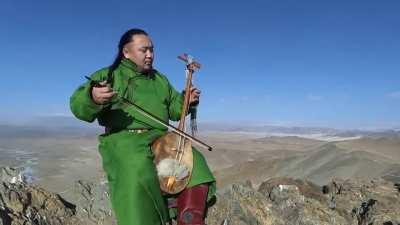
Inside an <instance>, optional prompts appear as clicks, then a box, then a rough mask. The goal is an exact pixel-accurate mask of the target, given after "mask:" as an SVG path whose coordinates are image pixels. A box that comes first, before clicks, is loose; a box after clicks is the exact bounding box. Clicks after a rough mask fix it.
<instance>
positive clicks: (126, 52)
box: [122, 47, 129, 58]
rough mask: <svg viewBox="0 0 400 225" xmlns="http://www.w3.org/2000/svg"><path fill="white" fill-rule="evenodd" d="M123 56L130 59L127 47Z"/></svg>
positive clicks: (123, 49) (123, 50)
mask: <svg viewBox="0 0 400 225" xmlns="http://www.w3.org/2000/svg"><path fill="white" fill-rule="evenodd" d="M122 54H123V55H124V57H125V58H129V50H128V48H126V47H124V48H122Z"/></svg>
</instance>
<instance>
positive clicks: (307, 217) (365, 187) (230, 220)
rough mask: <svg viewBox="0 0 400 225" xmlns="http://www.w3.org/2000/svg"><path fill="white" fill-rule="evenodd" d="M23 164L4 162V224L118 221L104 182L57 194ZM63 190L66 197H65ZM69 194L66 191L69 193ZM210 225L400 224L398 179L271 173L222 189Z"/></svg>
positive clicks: (0, 199)
mask: <svg viewBox="0 0 400 225" xmlns="http://www.w3.org/2000/svg"><path fill="white" fill-rule="evenodd" d="M26 180H27V179H26V177H24V174H23V173H21V169H13V168H0V225H62V224H65V225H69V224H71V225H72V224H74V225H84V224H85V225H92V224H103V225H111V224H116V223H115V220H114V218H113V215H112V210H111V208H110V206H109V195H108V191H107V185H106V183H104V182H96V183H95V182H88V181H77V182H75V183H74V185H73V187H72V188H71V189H70V190H68V193H63V194H57V193H51V192H48V191H46V190H45V189H43V188H41V187H38V186H35V185H32V184H29V183H26ZM63 196H64V197H63ZM65 196H68V197H65ZM206 220H207V224H210V225H214V224H215V225H221V224H223V225H245V224H250V225H253V224H254V225H255V224H265V225H269V224H271V225H272V224H273V225H291V224H293V225H324V224H326V225H328V224H338V225H339V224H340V225H342V224H343V225H351V224H355V225H375V224H380V225H399V224H400V184H394V183H392V182H390V181H385V180H383V179H374V180H371V181H362V180H354V179H351V180H341V179H334V180H332V181H331V182H330V183H329V184H327V185H324V186H322V187H321V186H318V185H315V184H313V183H311V182H309V181H307V180H296V179H291V178H272V179H269V180H267V181H265V182H263V183H262V184H261V185H260V186H259V187H258V188H255V187H253V186H252V184H251V183H250V182H249V181H248V182H243V183H235V184H233V185H230V186H229V187H227V188H225V189H224V190H221V191H220V192H219V193H218V195H217V201H216V203H215V204H214V205H213V206H211V207H210V208H209V211H208V217H207V219H206Z"/></svg>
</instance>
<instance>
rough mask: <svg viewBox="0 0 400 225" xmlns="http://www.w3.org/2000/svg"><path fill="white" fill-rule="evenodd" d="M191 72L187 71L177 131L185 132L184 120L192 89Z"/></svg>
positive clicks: (190, 70)
mask: <svg viewBox="0 0 400 225" xmlns="http://www.w3.org/2000/svg"><path fill="white" fill-rule="evenodd" d="M192 78H193V70H192V69H187V77H186V85H185V96H184V99H183V106H182V113H181V118H180V120H179V125H178V129H179V130H181V131H183V130H185V118H186V115H187V113H188V111H189V101H190V88H191V87H192Z"/></svg>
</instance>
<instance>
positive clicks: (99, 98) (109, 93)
mask: <svg viewBox="0 0 400 225" xmlns="http://www.w3.org/2000/svg"><path fill="white" fill-rule="evenodd" d="M91 94H92V99H93V101H94V102H95V103H96V104H98V105H103V104H106V103H109V102H110V101H111V99H112V97H113V96H114V95H115V94H116V92H114V91H113V90H112V89H111V87H110V85H109V84H107V81H103V82H100V83H99V85H96V86H93V87H92V93H91Z"/></svg>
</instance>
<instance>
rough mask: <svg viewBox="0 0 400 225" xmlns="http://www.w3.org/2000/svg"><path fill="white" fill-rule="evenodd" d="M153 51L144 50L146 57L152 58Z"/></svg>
mask: <svg viewBox="0 0 400 225" xmlns="http://www.w3.org/2000/svg"><path fill="white" fill-rule="evenodd" d="M153 55H154V53H153V52H152V51H150V50H147V51H146V58H153Z"/></svg>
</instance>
